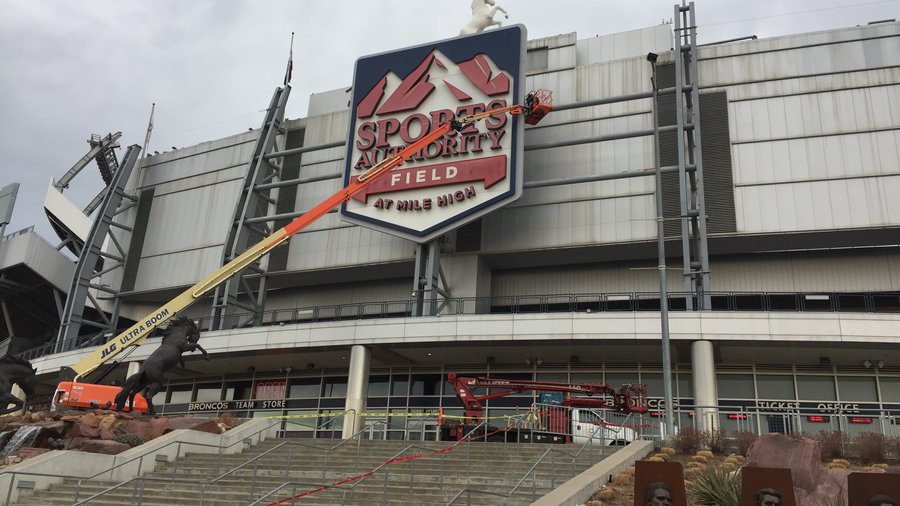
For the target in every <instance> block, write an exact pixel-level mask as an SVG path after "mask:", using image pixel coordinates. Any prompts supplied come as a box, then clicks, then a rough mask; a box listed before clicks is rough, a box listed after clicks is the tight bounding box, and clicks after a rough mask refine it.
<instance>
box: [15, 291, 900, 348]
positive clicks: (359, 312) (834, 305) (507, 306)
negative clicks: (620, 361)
mask: <svg viewBox="0 0 900 506" xmlns="http://www.w3.org/2000/svg"><path fill="white" fill-rule="evenodd" d="M689 299H692V300H693V301H694V304H693V307H696V306H697V301H696V297H695V296H694V294H691V293H679V292H670V293H668V299H667V300H668V308H669V311H686V310H687V309H686V308H687V307H688V304H687V301H688V300H689ZM710 299H711V301H712V309H711V310H712V311H786V312H804V311H826V312H861V313H900V292H808V293H802V292H711V293H710ZM444 302H446V303H445V304H443V305H442V309H441V312H440V314H441V315H462V314H527V313H574V312H582V313H591V312H636V311H659V309H660V303H659V293H658V292H619V293H581V294H545V295H517V296H504V297H462V298H451V299H446V300H445V301H444ZM415 304H416V301H415V300H393V301H382V302H359V303H350V304H335V305H325V306H310V307H298V308H290V309H274V310H269V311H265V312H263V313H262V318H261V320H262V321H257V317H256V315H255V314H253V313H237V314H234V315H229V316H227V317H226V324H225V328H242V327H260V326H271V325H289V324H297V323H315V322H323V321H341V320H360V319H369V318H405V317H410V316H411V315H412V314H413V313H414V311H413V310H414V308H415ZM210 323H211V320H210V318H207V317H205V318H201V319H200V320H199V323H198V326H199V327H200V330H202V331H209V330H210ZM114 335H115V334H114V333H111V332H107V333H103V334H91V335H84V336H78V337H77V338H73V339H69V340H67V341H66V342H64V343H63V347H62V349H64V350H72V349H77V348H85V347H89V346H98V345H100V344H103V343H105V342H106V341H108V340H109V339H111V338H112V337H113V336H114ZM152 336H153V335H152V334H151V337H152ZM54 345H55V343H47V344H45V345H42V346H39V347H36V348H32V349H30V350H27V351H24V352H22V353H20V354H18V355H17V356H18V357H19V358H23V359H26V360H33V359H35V358H40V357H42V356H45V355H48V354H50V353H52V352H53V348H54Z"/></svg>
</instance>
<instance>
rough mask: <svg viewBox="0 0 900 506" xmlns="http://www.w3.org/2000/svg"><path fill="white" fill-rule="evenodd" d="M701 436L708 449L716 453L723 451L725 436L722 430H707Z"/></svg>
mask: <svg viewBox="0 0 900 506" xmlns="http://www.w3.org/2000/svg"><path fill="white" fill-rule="evenodd" d="M703 437H704V443H706V447H707V448H709V451H711V452H713V453H718V454H722V453H725V446H726V444H727V440H726V438H725V431H724V430H722V429H716V430H711V431H707V432H705V433H704V434H703Z"/></svg>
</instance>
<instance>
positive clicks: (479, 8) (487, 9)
mask: <svg viewBox="0 0 900 506" xmlns="http://www.w3.org/2000/svg"><path fill="white" fill-rule="evenodd" d="M497 11H500V12H502V13H503V16H504V17H506V19H509V13H508V12H506V9H504V8H503V7H500V6H499V5H497V2H496V0H472V19H470V20H469V22H468V23H466V24H465V25H464V26H463V27H462V30H460V31H459V34H460V35H471V34H473V33H478V32H480V31H483V30H484V29H485V28H487V27H489V26H493V25H497V26H502V23H501V22H500V21H494V14H497Z"/></svg>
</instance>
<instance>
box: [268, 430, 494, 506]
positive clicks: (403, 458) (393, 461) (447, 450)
mask: <svg viewBox="0 0 900 506" xmlns="http://www.w3.org/2000/svg"><path fill="white" fill-rule="evenodd" d="M509 427H510V426H507V427H506V428H505V429H500V430H496V431H494V432H489V433H486V434H483V435H479V436H472V437H467V438H464V439H460V440H459V441H457V442H456V443H454V444H452V445H450V446H448V447H446V448H441V449H438V450H434V451H430V452H425V453H417V454H414V455H403V456H400V457H394V458H392V459H388V460H386V461H384V463H382V464H381V465H380V466H378V467H379V468H380V467H384V466H389V465H391V464H399V463H401V462H409V461H410V460H415V459H420V458H422V457H430V456H432V455H438V454H441V453H450V452H451V451H453V450H455V449H456V447H457V446H459V445H460V443H467V442H469V441H474V440H476V439H481V438H487V437H489V436H492V435H494V434H497V433H500V432H504V431H506V429H509ZM376 469H378V468H376ZM373 474H375V471H369V472H367V473H363V474H360V475H358V476H353V477H351V478H346V479H344V480H341V481H336V482H334V483H332V484H331V485H324V486H321V487H319V488H316V489H313V490H308V491H306V492H302V493H300V494H297V495H295V496H293V497H288V498H286V499H282V500H280V501H275V502H272V503H269V504H268V505H267V506H277V505H279V504H285V503H288V502H291V501H294V500H297V499H301V498H303V497H309V496H311V495H313V494H317V493H319V492H322V491H325V490H330V489H332V488H336V487H340V486H341V485H346V484H348V483H353V482H354V481H360V480H363V479H365V478H368V477H369V476H372V475H373Z"/></svg>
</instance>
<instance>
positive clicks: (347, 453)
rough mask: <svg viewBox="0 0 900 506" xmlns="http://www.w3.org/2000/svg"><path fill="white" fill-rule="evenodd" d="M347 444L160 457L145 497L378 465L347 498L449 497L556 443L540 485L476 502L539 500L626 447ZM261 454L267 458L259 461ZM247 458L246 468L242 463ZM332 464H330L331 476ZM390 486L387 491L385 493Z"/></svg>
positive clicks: (308, 501)
mask: <svg viewBox="0 0 900 506" xmlns="http://www.w3.org/2000/svg"><path fill="white" fill-rule="evenodd" d="M338 443H339V441H335V440H312V439H310V440H306V439H287V440H285V439H282V440H268V441H264V442H262V443H260V444H258V445H256V446H254V447H251V448H247V449H246V450H244V452H243V453H240V454H228V455H219V454H204V453H189V454H187V455H186V456H185V457H182V458H179V459H178V460H177V461H175V462H159V463H158V465H157V466H156V470H155V471H154V472H152V473H148V474H147V475H146V476H147V477H148V478H157V479H161V480H162V481H160V480H153V479H150V480H148V481H147V482H146V484H145V486H144V491H143V494H144V495H143V499H142V504H145V505H151V506H153V505H157V504H158V505H165V506H180V505H188V504H191V505H195V504H199V502H200V496H201V491H202V493H203V504H205V505H217V506H218V505H221V506H226V505H227V506H231V505H237V504H247V503H248V499H249V497H250V494H251V488H253V492H254V494H255V496H257V497H258V496H261V495H262V494H265V493H268V492H269V491H272V490H275V489H277V488H278V487H280V486H281V485H282V484H284V483H285V482H286V481H294V482H303V483H306V484H307V485H303V486H300V485H298V490H310V489H314V488H315V487H317V486H321V485H320V484H322V483H325V484H331V483H335V482H339V481H342V480H345V479H347V478H350V477H354V476H358V475H360V474H363V473H365V472H368V471H371V470H376V469H377V471H376V474H375V475H372V476H371V477H368V478H367V479H364V480H361V481H359V482H356V484H355V486H353V487H351V488H349V489H348V491H347V492H346V497H345V504H347V505H348V506H352V505H355V504H359V505H367V506H368V505H372V504H391V505H393V504H397V505H400V504H404V505H408V504H436V505H443V504H446V502H447V501H448V500H449V499H450V498H451V497H453V496H454V495H455V494H456V493H458V492H459V491H461V490H463V489H466V488H470V489H473V490H490V491H496V492H500V493H507V492H509V491H510V490H511V489H512V487H513V486H515V483H516V482H518V481H519V480H520V479H521V478H522V477H523V476H526V474H528V472H529V471H530V470H532V467H533V466H534V463H535V462H536V461H537V459H538V458H540V457H541V456H542V455H544V454H545V453H546V452H547V450H556V452H553V453H551V455H552V459H551V458H550V457H547V458H545V460H544V461H543V462H541V464H539V465H538V466H537V469H536V471H535V473H534V474H535V477H534V478H533V479H534V480H535V483H534V485H533V487H534V492H532V483H531V482H530V481H529V480H530V479H531V478H527V479H526V481H525V483H524V484H523V486H522V488H521V490H518V491H517V492H516V494H515V495H514V496H513V497H511V498H509V499H508V500H507V499H506V498H504V497H499V498H496V500H495V499H494V498H492V496H487V495H484V494H481V496H480V497H478V499H477V502H474V503H475V504H479V505H482V504H483V505H485V506H492V505H493V504H498V505H499V504H504V503H506V502H508V503H509V504H525V503H528V502H531V501H532V499H533V496H534V497H541V496H543V495H544V494H546V493H548V492H549V491H550V490H551V489H552V487H554V486H559V485H561V484H562V483H564V482H565V481H567V480H568V479H570V478H571V477H573V476H575V475H577V474H579V473H581V472H582V471H584V470H585V469H587V468H589V467H590V466H592V465H593V464H595V463H596V462H598V461H600V460H602V459H603V458H605V457H606V456H608V455H610V454H611V453H613V452H614V451H616V450H618V448H609V447H593V448H587V449H582V448H581V447H576V446H563V445H547V444H540V443H538V444H534V443H528V444H510V443H464V444H461V445H459V446H457V447H456V448H454V449H453V450H452V451H449V452H446V453H435V454H431V455H425V456H422V457H419V458H417V459H414V460H410V461H405V462H397V463H394V464H390V465H387V466H383V464H384V463H385V462H386V461H387V460H389V459H391V458H393V457H395V456H397V455H399V454H401V453H402V456H411V455H415V454H419V453H428V452H432V451H434V450H439V449H445V448H448V447H451V446H452V445H453V443H452V442H435V441H370V440H364V441H359V442H348V443H346V444H343V445H340V446H337V445H338ZM410 446H412V448H410ZM404 450H405V451H404ZM579 450H582V453H581V455H579V456H578V458H576V459H575V460H574V463H573V457H572V456H571V455H574V454H575V453H576V452H577V451H579ZM266 452H268V453H266ZM263 454H265V455H263ZM566 454H568V455H566ZM260 455H262V456H261V457H260ZM256 457H260V458H258V459H256V460H253V459H255V458H256ZM326 458H327V464H326V463H325V462H326ZM288 462H290V466H289V467H288ZM241 465H244V466H243V467H242V468H240V469H236V468H238V467H239V466H241ZM323 467H324V468H325V469H326V473H325V476H324V477H323V476H322V469H323ZM286 469H287V470H288V473H287V475H285V470H286ZM227 471H231V472H230V473H229V475H227V476H224V477H222V478H221V479H219V480H217V482H216V483H208V480H209V479H210V478H212V477H214V476H221V475H222V473H225V472H227ZM173 472H174V474H175V476H176V478H177V479H180V480H196V482H195V483H190V482H187V483H185V482H177V481H176V482H171V481H166V480H167V479H169V478H171V476H172V474H173ZM254 473H255V475H256V476H255V478H254ZM254 480H255V486H254V485H253V483H254ZM410 483H412V486H411V485H410ZM114 485H115V483H112V482H104V481H82V482H81V488H80V490H79V497H80V498H82V499H84V498H86V497H89V496H90V495H93V494H96V493H99V492H102V491H104V490H106V489H108V488H110V487H112V486H114ZM304 487H305V488H304ZM76 489H77V482H76V481H75V480H67V481H65V482H64V483H62V484H59V485H56V486H53V487H51V489H50V490H48V491H39V492H37V493H36V494H35V495H34V497H22V498H21V499H20V500H19V501H18V502H17V503H16V504H22V505H36V504H48V505H52V504H71V503H72V499H73V498H74V496H75V491H76ZM133 490H134V487H133V486H132V485H130V484H129V485H125V486H124V487H122V488H121V489H117V490H115V491H112V492H109V493H107V494H104V495H103V496H102V497H101V498H99V499H98V500H97V501H95V503H96V504H103V505H106V504H109V505H119V504H132V500H133V498H132V496H133V494H134V492H133ZM385 490H387V493H388V495H387V497H386V498H383V497H384V494H385ZM288 494H289V492H288V491H280V492H278V493H277V494H275V495H273V496H272V499H271V500H268V501H266V502H265V504H268V503H271V502H272V501H274V500H276V498H287V497H289V496H288ZM342 494H344V491H338V490H326V491H322V492H318V493H316V494H314V495H312V496H309V497H305V498H304V500H303V501H302V504H303V506H309V505H315V504H322V505H326V504H328V505H332V506H333V505H335V504H341V495H342ZM473 497H476V496H473ZM463 501H465V500H464V499H463ZM297 504H300V503H299V502H298V503H297ZM459 504H464V502H460V503H459Z"/></svg>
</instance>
